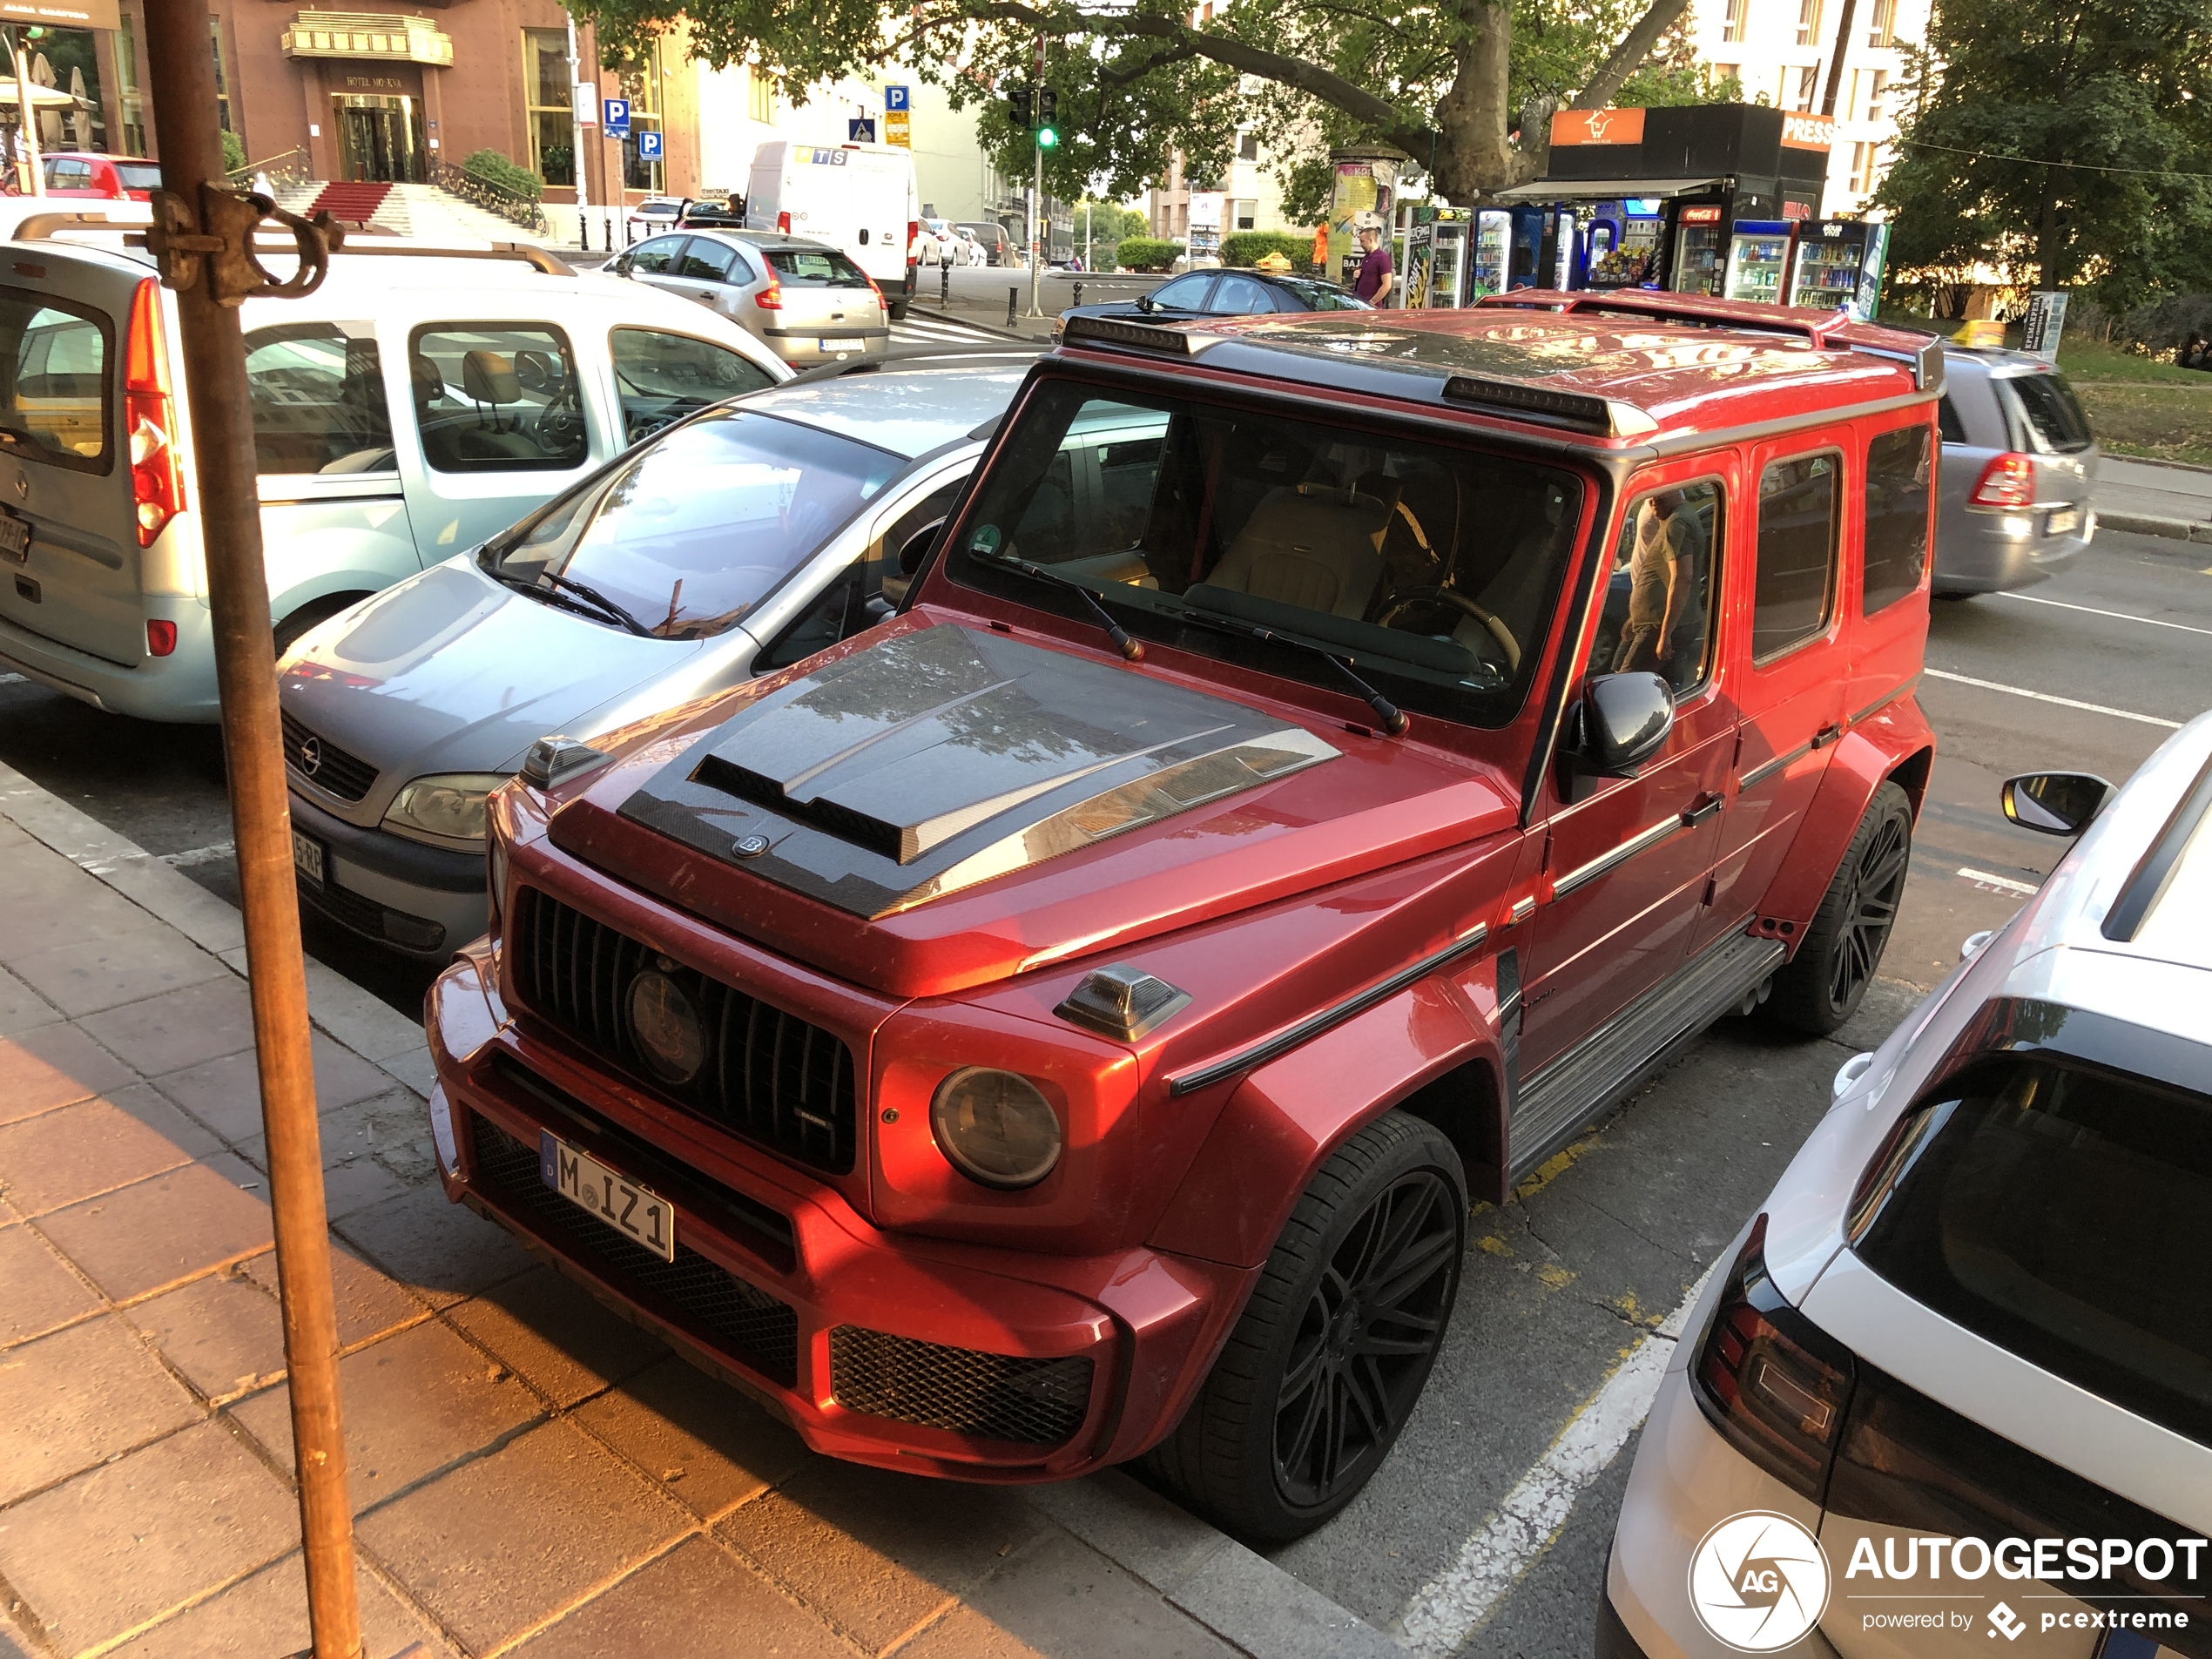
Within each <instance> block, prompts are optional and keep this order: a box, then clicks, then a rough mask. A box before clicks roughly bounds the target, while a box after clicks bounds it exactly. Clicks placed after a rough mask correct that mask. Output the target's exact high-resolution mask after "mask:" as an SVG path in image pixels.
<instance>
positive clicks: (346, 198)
mask: <svg viewBox="0 0 2212 1659" xmlns="http://www.w3.org/2000/svg"><path fill="white" fill-rule="evenodd" d="M391 193H392V186H391V185H368V184H345V185H324V186H323V187H322V188H321V189H320V191H318V192H316V193H315V196H314V199H313V200H312V201H310V202H309V203H308V204H307V217H309V218H312V217H313V216H314V215H315V214H316V213H322V212H327V213H328V214H329V215H330V216H331V218H333V219H338V220H340V221H341V222H342V223H344V224H347V225H366V224H368V223H369V222H370V221H371V220H372V219H374V218H375V217H376V213H377V210H378V209H379V208H381V207H382V206H384V199H385V198H386V197H387V196H388V195H390V194H391Z"/></svg>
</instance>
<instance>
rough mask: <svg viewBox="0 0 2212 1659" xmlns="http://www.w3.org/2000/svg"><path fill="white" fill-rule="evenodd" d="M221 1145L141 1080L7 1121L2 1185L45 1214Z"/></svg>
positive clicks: (2, 1135)
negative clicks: (67, 1104) (15, 1120)
mask: <svg viewBox="0 0 2212 1659" xmlns="http://www.w3.org/2000/svg"><path fill="white" fill-rule="evenodd" d="M220 1150H222V1149H221V1148H220V1147H219V1145H218V1144H217V1143H216V1140H215V1137H214V1136H212V1135H210V1134H209V1133H208V1132H207V1131H206V1130H204V1129H202V1128H201V1127H200V1126H199V1124H197V1123H193V1122H192V1119H191V1118H189V1117H186V1116H185V1115H184V1114H183V1113H182V1112H180V1111H179V1110H178V1109H176V1108H175V1107H174V1106H172V1105H171V1104H170V1103H168V1102H167V1101H165V1100H164V1099H162V1097H161V1096H158V1095H157V1094H155V1093H154V1092H153V1090H152V1089H149V1088H148V1087H146V1085H145V1084H144V1083H139V1084H138V1085H136V1086H135V1087H132V1088H130V1089H117V1090H116V1091H115V1093H113V1094H112V1095H108V1096H102V1097H100V1098H98V1099H95V1100H87V1101H80V1102H78V1103H77V1104H76V1105H74V1106H64V1107H63V1108H62V1109H60V1110H59V1111H53V1112H46V1113H43V1114H42V1115H40V1116H37V1117H30V1118H25V1119H24V1121H23V1122H22V1123H10V1124H7V1125H5V1126H0V1186H3V1187H5V1188H6V1189H7V1192H8V1202H9V1203H10V1204H13V1205H14V1206H15V1207H16V1208H17V1210H19V1211H22V1212H23V1213H24V1215H26V1216H37V1215H43V1214H44V1212H45V1211H49V1210H58V1209H60V1208H61V1207H62V1206H63V1205H64V1204H75V1203H77V1202H78V1200H79V1199H81V1198H89V1197H92V1196H93V1195H95V1194H96V1193H101V1192H105V1191H108V1190H110V1189H111V1188H114V1187H121V1186H128V1185H130V1184H132V1182H134V1181H143V1180H144V1179H145V1177H148V1176H150V1175H158V1174H160V1173H161V1172H162V1171H163V1170H173V1169H175V1168H176V1167H177V1166H178V1165H179V1164H180V1163H191V1162H192V1160H193V1159H194V1158H199V1157H206V1156H207V1155H208V1154H210V1153H212V1152H219V1151H220Z"/></svg>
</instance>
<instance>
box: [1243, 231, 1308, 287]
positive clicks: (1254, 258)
mask: <svg viewBox="0 0 2212 1659" xmlns="http://www.w3.org/2000/svg"><path fill="white" fill-rule="evenodd" d="M1271 253H1280V254H1281V255H1282V256H1283V257H1284V258H1285V259H1286V260H1289V261H1290V262H1291V270H1292V271H1294V272H1296V273H1298V275H1300V276H1312V274H1313V233H1312V232H1311V231H1309V232H1307V233H1305V235H1303V236H1300V235H1298V233H1295V232H1293V231H1237V232H1234V233H1231V234H1230V235H1227V236H1224V237H1223V238H1222V239H1221V262H1222V263H1223V264H1224V265H1233V266H1237V267H1238V268H1239V269H1240V270H1250V269H1251V267H1252V266H1255V265H1258V263H1259V262H1260V261H1261V260H1264V259H1265V258H1266V257H1267V256H1268V255H1269V254H1271Z"/></svg>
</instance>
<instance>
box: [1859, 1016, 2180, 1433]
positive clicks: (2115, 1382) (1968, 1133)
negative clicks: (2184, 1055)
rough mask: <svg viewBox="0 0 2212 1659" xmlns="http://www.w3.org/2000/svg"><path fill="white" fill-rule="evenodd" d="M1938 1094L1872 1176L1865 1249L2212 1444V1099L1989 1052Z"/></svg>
mask: <svg viewBox="0 0 2212 1659" xmlns="http://www.w3.org/2000/svg"><path fill="white" fill-rule="evenodd" d="M1939 1094H1941V1095H1943V1096H1948V1098H1943V1099H1939V1100H1938V1101H1936V1102H1935V1103H1932V1104H1930V1105H1927V1106H1925V1107H1923V1108H1922V1109H1921V1110H1920V1112H1919V1115H1918V1116H1916V1117H1915V1118H1913V1119H1912V1120H1910V1121H1909V1123H1908V1124H1907V1126H1906V1128H1905V1132H1904V1134H1903V1135H1902V1136H1900V1138H1899V1139H1898V1142H1897V1143H1895V1145H1894V1147H1893V1149H1892V1151H1891V1152H1890V1154H1889V1156H1888V1157H1887V1158H1886V1159H1885V1163H1883V1164H1882V1165H1881V1166H1878V1169H1877V1170H1876V1171H1875V1175H1874V1178H1873V1181H1872V1183H1871V1191H1872V1192H1873V1193H1874V1194H1876V1195H1878V1202H1879V1208H1878V1209H1876V1210H1875V1211H1874V1212H1873V1216H1872V1218H1871V1223H1867V1222H1865V1221H1863V1220H1862V1222H1861V1224H1862V1225H1864V1226H1865V1234H1864V1236H1863V1237H1862V1238H1860V1239H1859V1241H1858V1254H1859V1257H1860V1258H1861V1259H1862V1260H1863V1261H1865V1264H1867V1265H1868V1266H1869V1267H1871V1268H1872V1269H1873V1270H1874V1271H1876V1272H1878V1273H1879V1274H1880V1275H1881V1276H1882V1277H1883V1278H1885V1279H1887V1280H1889V1281H1890V1283H1891V1284H1892V1285H1896V1286H1897V1287H1898V1289H1899V1290H1901V1291H1905V1293H1906V1294H1907V1295H1909V1296H1911V1297H1912V1298H1914V1299H1915V1300H1916V1301H1919V1302H1920V1303H1922V1304H1923V1305H1925V1306H1927V1307H1929V1308H1932V1309H1933V1310H1934V1311H1935V1312H1938V1313H1939V1314H1941V1315H1943V1316H1944V1317H1945V1318H1948V1319H1951V1320H1953V1321H1955V1322H1956V1323H1958V1324H1959V1325H1965V1326H1966V1328H1967V1329H1968V1330H1970V1331H1973V1332H1976V1333H1977V1334H1979V1335H1980V1336H1983V1337H1986V1338H1987V1339H1989V1340H1990V1341H1992V1342H1994V1343H1997V1344H1999V1345H2001V1346H2003V1347H2005V1348H2007V1349H2010V1350H2011V1351H2012V1352H2014V1353H2016V1354H2018V1355H2020V1357H2021V1358H2022V1359H2026V1360H2027V1361H2028V1362H2029V1363H2030V1364H2032V1365H2035V1366H2040V1367H2041V1368H2042V1369H2043V1370H2045V1371H2047V1372H2052V1373H2054V1375H2057V1376H2060V1377H2063V1378H2065V1379H2067V1380H2068V1381H2070V1382H2074V1383H2076V1384H2078V1385H2080V1386H2081V1387H2083V1388H2086V1389H2088V1390H2089V1391H2090V1392H2092V1393H2096V1394H2100V1395H2101V1396H2103V1397H2104V1398H2105V1399H2108V1400H2111V1401H2112V1402H2113V1403H2114V1405H2117V1406H2122V1407H2124V1408H2125V1409H2127V1410H2128V1411H2131V1412H2134V1413H2136V1414H2137V1415H2139V1416H2142V1417H2147V1418H2148V1419H2150V1420H2152V1421H2153V1422H2156V1423H2162V1424H2164V1425H2165V1426H2168V1428H2171V1429H2173V1430H2175V1431H2176V1432H2177V1433H2182V1434H2186V1435H2188V1437H2189V1438H2190V1439H2192V1440H2196V1441H2197V1442H2199V1443H2200V1444H2202V1445H2207V1446H2212V1101H2208V1100H2207V1099H2206V1098H2205V1097H2204V1096H2202V1095H2201V1094H2193V1093H2188V1092H2185V1091H2183V1090H2181V1089H2173V1088H2169V1087H2168V1086H2166V1085H2164V1084H2161V1083H2157V1082H2151V1081H2149V1080H2148V1079H2145V1078H2141V1077H2135V1076H2128V1075H2126V1074H2124V1073H2119V1072H2108V1071H2104V1070H2101V1069H2093V1068H2090V1067H2087V1066H2077V1065H2074V1064H2070V1063H2065V1062H2058V1061H2054V1060H2053V1059H2051V1058H2049V1057H2047V1056H2046V1055H2005V1056H2002V1057H1998V1058H1993V1059H1989V1060H1986V1061H1984V1062H1981V1063H1979V1065H1977V1066H1975V1067H1973V1068H1972V1069H1969V1070H1967V1071H1966V1072H1965V1073H1963V1074H1961V1075H1960V1076H1959V1077H1958V1078H1957V1079H1956V1080H1954V1082H1952V1083H1951V1084H1950V1085H1948V1086H1946V1087H1945V1088H1944V1089H1940V1090H1939ZM1865 1202H1867V1200H1862V1203H1865Z"/></svg>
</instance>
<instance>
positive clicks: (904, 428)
mask: <svg viewBox="0 0 2212 1659" xmlns="http://www.w3.org/2000/svg"><path fill="white" fill-rule="evenodd" d="M1027 373H1028V361H1027V358H1026V357H1025V356H1015V357H1012V358H1008V357H1007V356H1005V355H1002V354H996V353H986V354H981V362H978V361H969V359H968V354H961V355H959V356H948V357H941V358H938V359H937V360H935V361H931V362H929V363H928V364H927V365H926V366H925V365H921V364H915V365H911V366H902V365H901V364H900V363H898V362H897V361H892V362H890V363H887V364H886V365H885V366H884V367H882V368H873V369H870V370H869V371H867V372H866V373H846V374H839V375H835V376H833V377H831V378H827V379H823V380H813V379H809V380H806V381H804V382H802V383H800V384H797V385H792V386H783V387H778V388H775V389H774V390H772V391H770V392H765V393H758V394H756V395H754V396H753V397H752V399H751V400H750V401H749V406H750V407H751V408H757V409H765V410H767V411H769V412H770V413H772V414H777V415H786V416H788V417H789V418H791V419H792V420H795V421H805V422H806V424H807V425H809V426H818V427H821V428H824V429H825V430H827V431H831V432H834V433H836V434H838V435H840V436H841V437H847V438H855V439H858V440H859V441H860V442H862V443H870V444H873V445H874V446H875V447H876V448H879V449H887V450H889V451H891V453H893V454H894V455H903V456H905V457H906V458H907V460H909V461H911V460H914V459H915V458H917V457H919V456H921V455H927V454H928V453H929V452H930V451H931V450H933V449H941V448H943V447H944V446H945V445H947V444H948V443H954V442H959V441H960V440H961V439H964V438H966V437H967V436H968V435H969V434H970V433H972V432H974V430H975V428H977V427H979V426H981V425H983V424H984V423H985V422H986V421H993V420H995V419H997V418H998V416H999V415H1001V414H1003V413H1004V412H1005V410H1006V406H1007V401H1008V399H1009V398H1010V397H1011V396H1012V395H1013V392H1014V388H1015V387H1016V386H1018V385H1019V384H1020V383H1021V381H1022V375H1023V374H1027Z"/></svg>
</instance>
